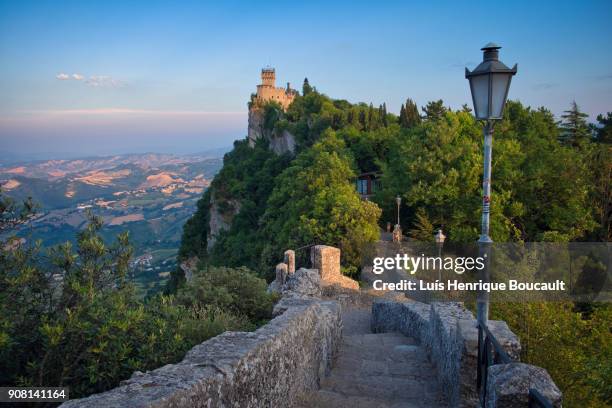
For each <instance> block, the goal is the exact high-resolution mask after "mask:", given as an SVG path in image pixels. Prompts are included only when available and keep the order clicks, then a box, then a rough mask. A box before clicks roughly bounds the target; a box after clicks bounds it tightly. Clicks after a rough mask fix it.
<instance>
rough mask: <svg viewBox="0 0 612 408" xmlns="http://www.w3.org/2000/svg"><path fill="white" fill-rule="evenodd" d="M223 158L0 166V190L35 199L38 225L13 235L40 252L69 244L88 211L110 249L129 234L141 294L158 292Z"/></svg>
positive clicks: (137, 157)
mask: <svg viewBox="0 0 612 408" xmlns="http://www.w3.org/2000/svg"><path fill="white" fill-rule="evenodd" d="M222 153H223V152H222V151H221V150H216V151H212V152H203V153H201V154H194V155H183V156H181V155H169V154H155V153H146V154H129V155H117V156H109V157H90V158H79V159H73V160H45V161H36V162H19V163H14V164H11V165H7V166H0V186H2V191H3V193H4V194H6V195H8V196H9V197H12V198H14V199H16V200H22V199H25V198H27V197H32V199H33V200H34V201H35V202H36V203H37V204H38V205H39V206H40V211H39V213H38V214H37V215H36V218H35V219H34V220H32V221H31V222H29V223H28V224H26V225H24V226H22V227H21V229H20V230H18V231H16V233H17V234H18V235H19V236H21V237H24V238H25V239H26V240H28V241H34V240H38V239H40V240H42V242H43V246H44V247H50V246H53V245H56V244H59V243H63V242H66V241H73V242H74V240H75V237H76V233H77V232H78V231H79V229H81V228H82V227H83V226H84V225H85V224H86V222H87V220H86V214H87V211H92V212H93V213H94V214H96V215H99V216H101V217H103V219H104V228H103V229H102V235H103V236H104V237H105V238H106V239H107V240H108V241H111V240H113V239H114V237H115V236H116V235H117V234H118V233H120V232H123V231H129V233H130V241H131V242H132V244H133V246H134V249H135V252H134V260H133V262H132V272H133V273H134V274H135V279H136V282H137V284H138V286H139V287H140V288H141V289H142V291H143V293H144V292H146V291H147V290H150V289H155V288H158V287H160V286H161V285H162V284H163V282H164V281H165V279H166V278H167V276H168V275H169V272H170V271H171V270H172V269H173V268H176V253H177V250H178V246H179V244H180V239H181V234H182V229H183V224H184V223H185V222H186V220H187V219H189V218H190V217H191V216H192V214H193V213H194V211H195V205H196V202H197V200H198V199H199V198H200V197H201V196H202V193H203V192H204V191H205V190H206V189H207V188H208V186H209V185H210V182H211V180H212V178H213V177H214V176H215V174H216V173H217V172H218V171H219V169H220V168H221V166H222V164H223V163H222ZM11 233H15V231H12V232H11Z"/></svg>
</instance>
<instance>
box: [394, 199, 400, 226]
mask: <svg viewBox="0 0 612 408" xmlns="http://www.w3.org/2000/svg"><path fill="white" fill-rule="evenodd" d="M395 202H396V203H397V225H400V218H399V214H400V204H402V197H400V196H399V194H398V195H397V197H395Z"/></svg>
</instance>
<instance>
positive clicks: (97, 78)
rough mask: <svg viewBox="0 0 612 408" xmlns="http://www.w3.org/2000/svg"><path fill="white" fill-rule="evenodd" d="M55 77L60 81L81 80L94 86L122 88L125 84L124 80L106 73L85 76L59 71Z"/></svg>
mask: <svg viewBox="0 0 612 408" xmlns="http://www.w3.org/2000/svg"><path fill="white" fill-rule="evenodd" d="M55 78H57V79H59V80H60V81H82V82H84V83H86V84H87V85H89V86H91V87H94V88H122V87H124V86H125V85H126V82H125V81H120V80H118V79H115V78H113V77H110V76H108V75H91V76H90V77H89V78H86V77H85V75H82V74H77V73H75V74H72V75H68V74H65V73H63V72H60V73H59V74H57V75H56V76H55Z"/></svg>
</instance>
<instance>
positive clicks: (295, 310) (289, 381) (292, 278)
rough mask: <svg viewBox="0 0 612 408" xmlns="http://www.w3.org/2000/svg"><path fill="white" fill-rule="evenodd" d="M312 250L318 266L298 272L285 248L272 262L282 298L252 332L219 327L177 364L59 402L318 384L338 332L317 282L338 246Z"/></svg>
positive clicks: (194, 402) (159, 401)
mask: <svg viewBox="0 0 612 408" xmlns="http://www.w3.org/2000/svg"><path fill="white" fill-rule="evenodd" d="M312 254H313V256H312V259H313V263H314V266H318V268H317V269H304V268H301V269H300V270H298V271H295V253H293V251H287V253H286V254H285V262H286V263H285V262H284V263H283V264H281V265H280V266H279V267H277V269H276V271H277V280H278V281H279V282H282V284H279V282H277V284H272V285H271V289H274V290H277V291H279V292H281V293H282V297H281V299H280V301H279V302H278V303H277V304H276V305H275V308H274V312H273V313H274V316H276V317H274V318H273V319H272V320H271V321H270V322H269V323H268V324H266V325H264V326H262V327H260V328H259V329H257V330H256V331H254V332H225V333H223V334H221V335H219V336H216V337H214V338H212V339H209V340H207V341H205V342H203V343H202V344H199V345H198V346H196V347H194V348H193V349H191V350H190V351H189V352H188V353H187V355H186V356H185V358H184V359H183V361H181V362H180V363H177V364H169V365H166V366H164V367H161V368H158V369H156V370H153V371H150V372H147V373H140V372H136V373H134V374H133V375H132V377H131V378H130V379H129V380H127V381H123V382H122V383H121V385H120V386H119V387H117V388H114V389H112V390H110V391H107V392H104V393H101V394H95V395H92V396H89V397H87V398H83V399H78V400H72V401H69V402H66V403H64V404H63V405H62V407H63V408H77V407H78V408H85V407H87V408H89V407H91V408H94V407H95V408H99V407H122V408H123V407H131V408H145V407H147V408H153V407H155V408H166V407H168V408H171V407H172V408H174V407H177V408H178V407H190V408H191V407H240V408H242V407H281V408H282V407H291V406H293V405H294V404H295V402H296V401H295V398H296V397H297V396H298V395H301V394H303V393H305V392H307V391H310V390H316V389H318V388H319V383H320V380H321V379H322V378H323V377H324V376H325V375H327V373H328V372H329V370H330V369H331V362H332V359H333V358H334V356H335V354H336V353H337V351H338V348H339V346H340V342H341V336H342V318H341V314H340V306H339V304H338V303H337V302H335V301H323V300H322V299H321V298H320V296H321V287H322V286H324V284H326V283H329V282H332V281H335V279H336V278H337V277H336V276H335V273H336V272H337V273H339V272H340V266H339V261H340V251H339V250H338V249H336V248H332V247H326V246H317V247H314V248H313V250H312ZM336 261H337V262H338V265H336ZM336 266H337V267H336ZM322 276H323V277H324V278H323V279H322ZM337 280H338V281H339V282H344V279H342V278H338V279H337ZM355 284H356V283H355Z"/></svg>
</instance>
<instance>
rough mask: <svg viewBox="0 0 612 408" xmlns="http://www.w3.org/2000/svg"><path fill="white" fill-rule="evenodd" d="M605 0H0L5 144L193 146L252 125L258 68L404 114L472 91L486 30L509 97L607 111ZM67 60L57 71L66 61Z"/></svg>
mask: <svg viewBox="0 0 612 408" xmlns="http://www.w3.org/2000/svg"><path fill="white" fill-rule="evenodd" d="M610 15H612V2H610V1H581V2H579V1H575V2H563V1H512V2H493V1H489V2H476V1H472V2H457V1H448V2H442V1H439V2H438V1H430V2H429V1H428V2H425V1H423V2H412V1H401V2H385V3H383V4H381V3H380V2H374V1H367V2H354V1H353V2H333V1H325V2H304V3H301V4H295V3H290V2H274V1H265V2H264V1H261V2H247V1H244V2H232V1H230V2H225V1H224V2H218V1H216V2H210V3H208V2H202V1H197V2H187V1H183V2H171V1H165V2H156V1H141V2H138V1H117V2H114V1H108V0H107V1H97V2H96V1H74V2H72V1H32V2H29V1H2V0H0V95H2V97H1V98H0V153H1V152H4V153H6V152H10V153H16V154H20V155H23V154H34V153H36V154H37V155H39V156H40V155H43V156H44V155H49V156H50V157H51V156H53V157H57V156H62V155H65V156H68V155H71V156H73V155H83V154H88V155H89V154H113V153H123V152H140V151H156V152H177V153H185V152H197V151H201V150H206V149H208V148H216V147H221V146H229V145H231V143H232V141H233V140H234V139H238V138H242V137H244V135H245V133H246V103H247V100H248V97H249V95H250V93H251V92H253V91H254V90H255V85H256V84H257V83H258V81H259V71H260V69H261V67H262V66H265V65H268V64H270V65H272V66H274V67H275V68H276V70H277V82H279V83H280V84H284V83H285V82H287V81H290V82H291V83H292V84H294V85H295V86H296V87H298V88H299V87H300V86H301V82H302V80H303V79H304V77H305V76H307V77H308V78H309V80H310V82H311V84H313V85H315V86H316V87H317V88H318V89H319V90H320V91H322V92H324V93H327V94H329V95H330V96H332V97H337V98H345V99H348V100H350V101H365V102H373V103H374V104H379V103H382V102H386V103H387V106H388V108H389V110H391V111H394V112H397V111H398V110H399V106H400V105H401V103H402V102H403V101H404V100H405V99H406V98H407V97H411V98H413V99H414V100H415V101H416V102H417V104H419V105H424V104H425V103H426V102H427V101H429V100H433V99H439V98H442V99H444V101H445V102H446V104H447V105H450V106H452V107H458V106H460V105H461V104H463V103H466V102H469V101H470V98H469V90H468V86H467V81H466V80H465V79H464V67H465V66H466V65H467V66H468V67H469V68H470V69H472V68H473V67H474V66H475V65H477V63H478V62H479V61H480V59H481V52H480V50H479V49H480V47H481V46H482V45H484V44H485V43H487V42H489V41H494V42H497V43H499V44H501V45H502V46H503V48H502V50H501V59H502V60H503V61H504V62H505V63H506V64H507V65H511V64H514V63H518V64H519V73H518V75H517V77H516V78H515V80H514V81H513V84H512V88H511V90H510V98H512V99H519V100H521V101H522V102H523V103H525V104H528V105H531V106H542V105H543V106H546V107H548V108H549V109H551V110H552V111H553V112H554V113H555V114H560V113H561V112H562V111H563V110H564V109H566V108H567V107H568V106H569V104H570V103H571V101H572V100H573V99H575V100H576V101H577V102H578V104H579V105H580V106H581V108H582V109H583V110H584V111H586V112H587V113H589V114H590V115H591V116H592V117H594V116H596V115H597V114H598V113H601V112H605V111H612V52H611V51H612V50H611V48H612V47H611V46H610V44H611V43H612V24H609V17H610ZM62 74H63V75H62Z"/></svg>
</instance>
